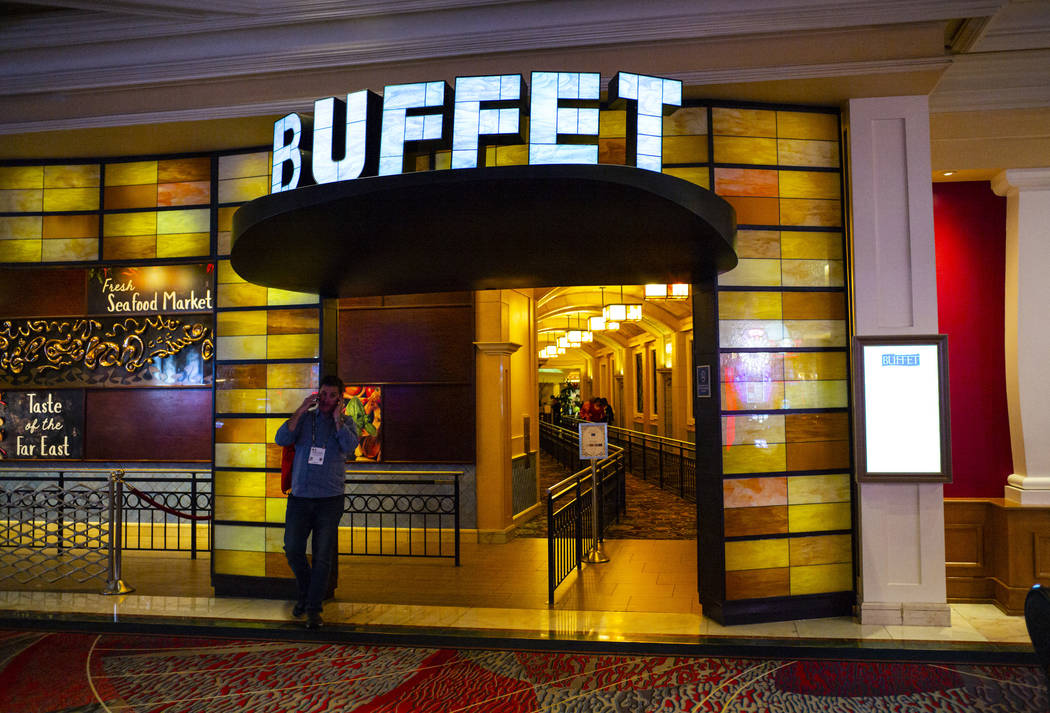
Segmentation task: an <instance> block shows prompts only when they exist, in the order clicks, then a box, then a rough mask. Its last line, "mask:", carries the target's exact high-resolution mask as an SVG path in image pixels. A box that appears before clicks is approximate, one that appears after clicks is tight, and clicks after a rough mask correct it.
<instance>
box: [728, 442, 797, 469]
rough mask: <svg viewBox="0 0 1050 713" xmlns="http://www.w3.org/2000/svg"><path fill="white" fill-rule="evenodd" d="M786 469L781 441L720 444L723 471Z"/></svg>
mask: <svg viewBox="0 0 1050 713" xmlns="http://www.w3.org/2000/svg"><path fill="white" fill-rule="evenodd" d="M786 469H787V448H785V446H784V444H783V443H764V444H762V445H754V444H751V445H739V446H722V472H723V473H773V472H779V471H782V470H786Z"/></svg>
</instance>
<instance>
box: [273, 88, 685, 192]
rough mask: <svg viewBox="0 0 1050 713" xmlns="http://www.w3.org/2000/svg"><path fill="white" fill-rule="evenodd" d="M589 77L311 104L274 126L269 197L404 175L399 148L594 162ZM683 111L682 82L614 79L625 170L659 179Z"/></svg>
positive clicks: (463, 162) (595, 95)
mask: <svg viewBox="0 0 1050 713" xmlns="http://www.w3.org/2000/svg"><path fill="white" fill-rule="evenodd" d="M600 84H601V76H600V75H599V74H597V73H594V72H533V73H532V81H531V96H529V90H528V88H527V87H526V86H525V80H524V79H523V77H522V75H520V74H502V75H489V76H478V77H459V78H457V79H456V80H455V88H454V89H453V88H452V87H450V86H449V84H448V83H447V82H440V81H439V82H419V83H415V84H392V85H388V86H387V87H386V88H385V89H384V91H383V95H382V96H379V95H378V94H375V93H374V92H371V91H369V90H362V91H357V92H353V93H351V94H347V96H346V101H343V100H341V99H337V98H336V97H327V98H324V99H318V100H316V101H315V102H314V113H313V118H312V122H311V119H310V118H309V117H304V116H300V115H299V114H296V113H292V114H289V115H288V116H285V117H283V118H281V119H278V120H277V121H276V122H274V127H273V174H272V175H273V181H272V184H271V186H270V192H271V193H280V192H281V191H289V190H293V189H295V188H297V187H299V186H305V185H310V184H314V183H334V182H337V181H349V180H353V179H355V178H360V177H363V176H375V175H378V176H388V175H393V174H398V173H401V172H402V171H403V170H404V164H405V148H406V147H408V148H409V149H412V150H424V149H449V148H450V149H451V167H452V168H477V167H478V166H479V164H480V165H484V154H485V149H486V148H487V147H488V146H494V145H510V144H522V143H527V144H528V147H529V163H530V164H558V163H583V164H596V163H598V117H599V109H598V100H599V94H600ZM681 105H682V82H680V81H678V80H675V79H664V78H661V77H650V76H646V75H641V74H629V73H627V72H619V73H617V75H616V76H615V77H613V78H612V80H611V81H610V82H609V94H608V106H609V107H610V108H616V109H618V108H622V107H626V109H627V142H626V143H627V163H628V164H629V165H634V166H637V167H638V168H643V169H648V170H651V171H660V170H661V168H662V166H663V156H662V143H663V141H662V140H663V120H662V117H663V116H664V115H665V114H670V113H671V112H672V111H674V109H673V107H679V106H681ZM526 115H528V117H529V131H528V133H529V135H528V139H527V141H526V138H525V136H524V124H525V121H524V119H525V116H526Z"/></svg>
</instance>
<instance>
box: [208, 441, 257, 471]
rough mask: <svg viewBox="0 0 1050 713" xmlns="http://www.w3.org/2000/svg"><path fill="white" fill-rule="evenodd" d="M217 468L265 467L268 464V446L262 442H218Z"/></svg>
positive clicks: (216, 450)
mask: <svg viewBox="0 0 1050 713" xmlns="http://www.w3.org/2000/svg"><path fill="white" fill-rule="evenodd" d="M215 466H216V467H217V468H223V467H225V468H263V467H265V466H266V447H265V446H264V445H263V444H261V443H216V444H215Z"/></svg>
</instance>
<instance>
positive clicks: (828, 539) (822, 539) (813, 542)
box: [789, 535, 853, 567]
mask: <svg viewBox="0 0 1050 713" xmlns="http://www.w3.org/2000/svg"><path fill="white" fill-rule="evenodd" d="M789 542H790V543H791V545H790V547H789V550H790V553H791V566H792V567H802V566H805V565H812V564H832V563H839V562H851V561H852V560H853V546H852V537H851V536H850V535H819V536H814V537H795V538H792V539H791V540H789Z"/></svg>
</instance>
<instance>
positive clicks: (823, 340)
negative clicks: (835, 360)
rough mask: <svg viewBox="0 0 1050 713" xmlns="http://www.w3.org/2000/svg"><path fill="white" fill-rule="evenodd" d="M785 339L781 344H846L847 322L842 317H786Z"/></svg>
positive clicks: (812, 345)
mask: <svg viewBox="0 0 1050 713" xmlns="http://www.w3.org/2000/svg"><path fill="white" fill-rule="evenodd" d="M783 340H784V341H783V342H782V343H781V346H792V347H841V346H845V344H846V322H845V320H841V319H785V320H784V337H783Z"/></svg>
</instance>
